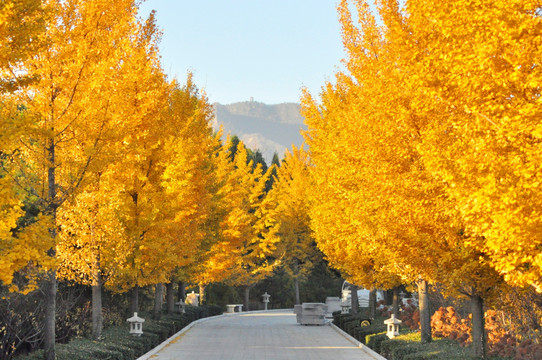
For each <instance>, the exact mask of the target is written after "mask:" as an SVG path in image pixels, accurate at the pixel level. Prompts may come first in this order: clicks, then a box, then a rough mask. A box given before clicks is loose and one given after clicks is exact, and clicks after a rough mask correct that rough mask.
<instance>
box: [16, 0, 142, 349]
mask: <svg viewBox="0 0 542 360" xmlns="http://www.w3.org/2000/svg"><path fill="white" fill-rule="evenodd" d="M45 4H46V6H47V18H46V19H47V21H46V22H45V24H44V30H43V33H42V34H41V35H40V40H41V41H43V42H44V43H46V44H47V46H43V47H39V48H38V49H37V50H36V51H35V52H34V53H33V54H32V56H29V57H28V58H26V59H24V61H23V63H22V64H21V65H20V67H19V68H18V71H19V72H20V73H23V74H26V75H27V76H29V77H31V78H35V79H36V81H33V82H31V83H30V84H29V85H28V86H27V87H26V88H25V89H24V91H20V92H17V93H14V95H17V96H18V99H17V103H18V104H21V105H20V108H21V109H24V111H25V116H27V117H28V118H29V119H30V120H31V121H29V122H28V124H27V126H25V128H24V129H23V131H22V132H21V134H20V136H19V138H18V148H17V152H15V153H13V154H12V156H11V157H10V164H9V165H10V169H9V171H11V172H12V174H17V177H18V184H19V186H20V188H21V189H23V190H24V191H26V192H28V193H30V194H31V196H33V197H34V198H36V199H37V200H36V203H37V204H38V205H39V207H40V210H41V213H42V214H43V215H45V216H48V217H49V218H50V219H51V225H50V231H49V233H50V236H49V238H50V241H51V243H50V248H49V251H48V252H49V256H50V257H51V259H53V260H54V259H56V248H55V246H56V242H57V236H56V235H57V233H58V225H59V223H58V220H57V212H58V210H59V208H61V207H62V206H63V204H64V203H65V201H66V199H68V198H69V197H70V196H73V195H74V194H76V193H77V191H78V190H80V189H81V188H82V187H83V186H84V185H85V183H86V180H87V178H88V175H89V174H90V173H91V172H92V171H97V170H98V169H99V168H101V167H103V166H104V164H105V163H106V162H107V158H106V154H107V152H103V153H102V150H103V149H104V147H105V146H106V145H107V143H108V140H109V139H110V137H111V136H113V135H114V134H116V131H117V130H118V129H121V128H122V126H121V125H122V119H121V118H120V117H115V116H113V111H112V109H114V106H112V102H111V96H112V94H114V93H115V90H116V89H117V87H116V82H115V75H116V74H117V72H116V69H117V68H118V66H119V64H120V63H121V59H123V56H124V55H125V54H126V53H127V52H129V51H128V49H127V44H128V42H127V39H129V37H130V29H131V26H132V24H133V21H134V17H135V14H136V6H135V3H134V2H133V1H116V2H114V3H110V2H106V1H47V2H45ZM48 278H49V280H48V286H47V288H46V289H44V294H45V303H46V306H45V313H46V315H45V319H46V321H45V327H44V337H45V339H44V345H45V349H46V358H48V359H53V358H54V357H55V350H54V343H55V299H56V288H57V287H56V272H55V270H54V269H50V270H49V272H48Z"/></svg>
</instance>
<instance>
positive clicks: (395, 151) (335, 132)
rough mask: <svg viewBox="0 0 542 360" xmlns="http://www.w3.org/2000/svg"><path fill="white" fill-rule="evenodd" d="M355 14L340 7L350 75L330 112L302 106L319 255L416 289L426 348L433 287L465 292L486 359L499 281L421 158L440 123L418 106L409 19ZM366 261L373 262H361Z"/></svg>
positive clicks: (383, 9)
mask: <svg viewBox="0 0 542 360" xmlns="http://www.w3.org/2000/svg"><path fill="white" fill-rule="evenodd" d="M409 4H410V3H407V8H406V9H407V10H404V11H408V10H409V9H410V8H409V7H408V5H409ZM348 5H349V4H348V2H347V1H342V2H341V4H340V5H339V16H340V21H341V24H342V26H343V42H344V45H345V49H346V52H347V55H348V57H347V59H346V60H345V66H346V69H347V72H339V73H338V74H337V76H336V84H327V85H326V87H325V88H324V89H323V92H322V95H321V97H322V104H321V105H317V104H316V103H315V102H314V100H313V99H312V98H311V97H310V95H309V94H306V95H305V97H304V99H303V103H304V113H305V117H306V118H307V123H308V126H309V130H308V133H307V142H308V144H309V146H310V151H311V160H312V161H313V163H314V164H315V171H314V174H315V180H314V184H315V187H316V189H315V191H313V192H312V194H313V196H314V198H315V199H316V201H314V204H315V205H314V206H317V208H316V209H315V210H313V211H312V213H311V216H312V224H313V225H312V226H313V228H314V229H315V233H316V237H317V240H318V241H319V246H321V248H322V250H323V251H324V253H325V254H326V255H327V256H328V257H330V258H331V259H332V264H333V263H342V265H340V266H343V267H346V268H347V269H355V267H356V266H355V263H352V262H351V261H358V262H366V264H365V266H369V267H371V268H372V269H373V271H372V273H374V274H375V280H376V281H381V282H384V280H386V281H392V282H393V281H396V278H397V277H399V278H401V279H402V280H403V281H406V282H413V281H416V282H417V283H418V287H419V292H420V312H421V324H422V340H423V341H430V339H431V334H430V324H429V316H430V312H429V309H427V308H426V306H427V304H428V303H427V300H426V299H427V297H426V294H427V290H426V289H427V283H428V282H439V283H444V284H446V285H447V286H449V287H450V288H454V287H456V289H455V290H456V291H462V292H464V293H465V294H467V295H468V296H469V297H471V299H472V300H473V313H474V314H475V316H474V321H475V323H476V326H474V327H473V329H474V330H475V331H477V333H474V334H473V338H474V339H475V349H476V352H477V354H479V353H483V309H482V305H483V303H482V301H481V300H482V298H484V297H487V296H489V293H488V292H487V289H489V288H492V287H493V288H495V285H496V284H498V283H499V282H500V278H499V276H498V275H497V274H496V273H495V272H494V271H492V270H491V269H490V268H489V267H488V266H487V262H485V261H480V259H484V258H487V254H485V253H484V252H483V251H479V250H477V249H472V248H469V247H468V246H467V245H468V243H469V241H471V240H472V239H473V237H472V235H465V232H464V229H465V223H464V220H463V219H462V217H461V216H460V214H459V213H458V212H457V203H456V201H455V199H453V198H451V197H449V196H447V194H446V190H445V188H446V186H445V184H443V183H442V181H440V179H439V178H438V177H437V176H435V174H434V173H432V172H431V171H430V170H429V169H428V168H427V165H426V162H425V161H426V158H425V157H424V153H423V152H422V151H421V150H420V149H421V148H422V147H423V146H424V144H425V142H426V141H428V140H429V136H428V130H430V129H432V120H433V118H432V115H433V114H432V113H431V112H430V111H426V110H427V109H428V108H427V107H424V105H425V104H426V103H427V102H428V101H430V100H429V99H428V98H427V97H423V96H419V95H420V91H419V89H418V87H417V85H418V84H419V82H418V80H417V79H418V77H420V76H422V74H421V73H415V70H416V69H417V68H416V66H417V63H416V61H415V60H412V59H416V57H415V56H413V51H412V44H413V43H412V42H411V40H412V39H411V38H410V36H411V34H412V32H413V31H412V28H411V27H410V26H411V24H410V22H409V20H410V17H409V16H407V15H405V13H404V12H403V11H402V10H400V8H399V4H398V3H397V2H395V1H383V2H381V3H380V4H379V9H378V16H379V18H380V21H381V25H379V24H378V22H377V21H376V18H375V16H374V15H373V14H372V13H371V11H370V8H369V6H368V5H367V4H366V3H365V2H363V1H356V2H355V5H356V8H357V11H358V24H357V25H356V24H355V22H354V21H353V20H352V16H351V14H350V11H349V6H348ZM407 14H408V12H407ZM414 44H417V43H416V42H414ZM433 65H434V64H433ZM425 71H426V72H427V69H426V70H425ZM413 73H414V74H415V75H413ZM323 202H329V203H332V204H334V205H335V206H332V205H331V206H328V205H326V204H324V205H322V203H323ZM337 212H338V213H339V214H337ZM337 235H338V236H337ZM358 253H365V256H363V255H361V256H358V258H357V259H356V257H355V254H358ZM377 255H379V256H378V257H377ZM367 264H368V265H367ZM363 266H364V265H363V263H362V264H360V265H358V268H360V269H363ZM381 270H384V271H381ZM366 273H367V272H366ZM369 273H371V272H369ZM390 275H391V276H390ZM394 278H395V280H394ZM388 284H389V283H388ZM489 284H491V286H488V285H489ZM458 285H461V286H458ZM479 340H480V341H479Z"/></svg>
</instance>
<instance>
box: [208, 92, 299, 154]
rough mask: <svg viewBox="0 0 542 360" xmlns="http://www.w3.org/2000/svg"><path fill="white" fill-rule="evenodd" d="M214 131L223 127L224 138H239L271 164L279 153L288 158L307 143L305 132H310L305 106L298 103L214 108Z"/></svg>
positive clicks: (230, 105)
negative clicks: (304, 140) (306, 120)
mask: <svg viewBox="0 0 542 360" xmlns="http://www.w3.org/2000/svg"><path fill="white" fill-rule="evenodd" d="M213 107H214V110H215V119H214V121H213V127H214V128H215V129H218V128H219V127H220V126H222V128H223V130H224V136H227V135H228V134H230V135H237V136H238V137H239V138H240V139H241V140H242V141H243V142H244V143H245V145H246V146H247V147H248V148H250V149H252V150H260V151H261V152H262V154H263V156H264V158H265V160H266V162H267V163H270V162H271V159H272V157H273V154H274V153H275V152H276V153H277V154H278V155H279V157H280V158H283V157H284V152H285V151H286V149H291V148H292V145H295V146H296V147H300V146H301V145H302V143H303V137H302V135H301V133H300V132H301V131H302V130H306V128H307V127H306V126H305V124H304V122H303V121H304V119H303V116H301V113H300V110H301V105H300V104H298V103H281V104H272V105H268V104H264V103H261V102H257V101H253V100H251V101H243V102H236V103H232V104H227V105H223V104H220V103H214V104H213Z"/></svg>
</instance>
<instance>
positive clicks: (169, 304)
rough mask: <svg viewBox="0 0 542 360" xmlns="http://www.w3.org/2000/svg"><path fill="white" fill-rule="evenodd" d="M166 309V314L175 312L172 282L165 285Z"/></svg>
mask: <svg viewBox="0 0 542 360" xmlns="http://www.w3.org/2000/svg"><path fill="white" fill-rule="evenodd" d="M166 308H167V313H168V314H170V315H171V314H173V312H174V311H175V299H174V294H173V281H172V282H168V283H167V284H166Z"/></svg>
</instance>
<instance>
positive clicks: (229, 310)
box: [226, 304, 243, 314]
mask: <svg viewBox="0 0 542 360" xmlns="http://www.w3.org/2000/svg"><path fill="white" fill-rule="evenodd" d="M236 308H238V310H237V311H238V312H243V304H227V305H226V313H228V314H233V313H234V312H235V309H236Z"/></svg>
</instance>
